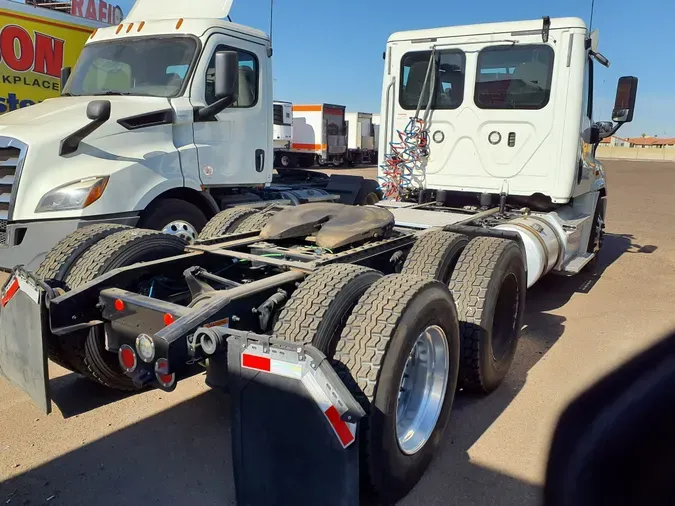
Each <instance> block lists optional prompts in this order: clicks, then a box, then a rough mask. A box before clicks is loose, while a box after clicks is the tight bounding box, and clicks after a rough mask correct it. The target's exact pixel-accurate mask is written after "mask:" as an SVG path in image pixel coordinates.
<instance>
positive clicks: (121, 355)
mask: <svg viewBox="0 0 675 506" xmlns="http://www.w3.org/2000/svg"><path fill="white" fill-rule="evenodd" d="M143 338H148V339H150V341H151V342H152V339H151V338H150V337H149V336H147V335H145V334H141V335H140V336H138V339H136V347H137V349H136V351H134V349H133V348H132V347H131V346H129V345H128V344H123V345H122V346H120V349H119V351H118V352H117V357H118V359H119V361H120V366H121V367H122V369H124V371H125V372H127V373H133V372H134V371H135V370H136V368H137V367H138V357H139V356H140V357H141V359H142V360H143V361H144V362H147V363H150V362H151V361H152V357H154V355H155V347H154V343H152V347H151V348H150V347H149V345H148V344H147V341H146V339H143ZM149 349H151V350H152V357H151V358H150V360H146V358H145V357H147V356H149V351H148V350H149ZM155 378H157V381H158V382H159V384H160V385H161V386H162V387H164V388H172V387H173V386H174V385H175V384H176V373H175V372H174V373H171V372H169V361H168V360H167V359H165V358H160V359H158V360H157V361H156V362H155Z"/></svg>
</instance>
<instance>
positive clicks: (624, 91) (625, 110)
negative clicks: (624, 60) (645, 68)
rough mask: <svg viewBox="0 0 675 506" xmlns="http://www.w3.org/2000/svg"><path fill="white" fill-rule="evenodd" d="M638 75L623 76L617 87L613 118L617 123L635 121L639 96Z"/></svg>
mask: <svg viewBox="0 0 675 506" xmlns="http://www.w3.org/2000/svg"><path fill="white" fill-rule="evenodd" d="M637 86H638V78H637V77H622V78H620V79H619V85H618V86H617V89H616V101H615V102H614V111H613V112H612V120H614V121H615V122H617V123H630V122H631V121H633V114H634V112H635V100H636V98H637Z"/></svg>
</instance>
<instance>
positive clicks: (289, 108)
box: [273, 100, 293, 165]
mask: <svg viewBox="0 0 675 506" xmlns="http://www.w3.org/2000/svg"><path fill="white" fill-rule="evenodd" d="M273 135H274V151H275V154H276V152H277V151H290V149H291V144H292V142H293V104H292V103H290V102H281V101H276V100H275V101H274V130H273ZM275 156H276V155H275ZM275 160H276V158H275ZM275 165H276V163H275Z"/></svg>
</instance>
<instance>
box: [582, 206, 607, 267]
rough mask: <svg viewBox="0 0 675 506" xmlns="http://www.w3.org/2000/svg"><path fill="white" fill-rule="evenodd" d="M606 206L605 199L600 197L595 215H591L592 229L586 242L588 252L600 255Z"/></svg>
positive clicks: (603, 238)
mask: <svg viewBox="0 0 675 506" xmlns="http://www.w3.org/2000/svg"><path fill="white" fill-rule="evenodd" d="M606 206H607V197H600V198H599V199H598V203H597V205H596V206H595V213H594V215H593V229H592V230H591V236H590V238H589V240H588V250H587V251H588V252H589V253H595V254H596V255H597V254H598V253H600V249H601V248H602V245H603V243H604V242H605V214H606Z"/></svg>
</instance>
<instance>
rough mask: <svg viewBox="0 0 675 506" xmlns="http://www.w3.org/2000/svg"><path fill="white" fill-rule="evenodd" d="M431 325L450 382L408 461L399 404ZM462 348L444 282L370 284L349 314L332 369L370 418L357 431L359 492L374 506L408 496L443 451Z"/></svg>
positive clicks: (398, 279) (399, 278) (400, 279)
mask: <svg viewBox="0 0 675 506" xmlns="http://www.w3.org/2000/svg"><path fill="white" fill-rule="evenodd" d="M431 325H437V326H439V327H441V329H443V331H444V333H445V335H446V337H447V344H448V352H449V353H448V358H449V362H448V381H447V384H446V385H445V396H444V399H443V402H442V405H441V409H440V413H439V415H438V419H437V422H436V426H435V427H434V429H433V431H432V432H431V434H430V437H429V439H428V440H427V442H426V444H424V446H422V447H421V449H419V451H417V453H413V454H411V455H409V454H406V453H404V452H403V451H402V450H401V449H400V447H399V444H398V438H397V436H396V411H397V398H398V394H399V389H400V385H401V378H402V376H403V371H404V367H405V364H406V362H407V359H408V357H409V355H410V353H411V351H412V348H413V346H414V344H415V342H416V341H417V338H418V336H419V335H420V334H422V333H423V332H424V330H425V329H427V328H428V327H429V326H431ZM459 347H460V341H459V324H458V321H457V312H456V309H455V304H454V302H453V300H452V295H451V294H450V291H449V290H448V288H447V286H445V285H444V284H443V283H440V282H439V281H434V280H431V279H428V278H421V277H417V276H409V275H405V274H393V275H390V276H386V277H384V278H382V279H380V280H378V281H377V282H375V283H374V284H373V285H371V287H370V288H369V289H368V290H367V291H366V293H365V294H364V295H363V297H361V299H360V300H359V302H358V304H357V305H356V307H355V308H354V310H353V311H352V314H351V316H350V317H349V320H348V321H347V325H346V326H345V329H344V331H343V332H342V336H341V339H340V340H339V341H338V345H337V349H336V352H335V356H334V363H335V365H334V367H335V369H336V371H337V372H338V374H339V375H340V376H341V378H342V379H343V381H344V383H345V385H347V387H348V388H349V389H350V390H351V392H352V393H353V394H354V396H355V397H356V399H357V400H358V401H359V402H360V403H361V405H362V406H363V408H364V409H365V410H366V413H367V416H366V417H365V418H364V419H363V420H362V421H361V426H360V429H359V439H360V444H361V447H360V451H361V471H362V474H361V485H362V486H361V489H362V490H363V491H364V492H365V494H366V495H368V496H371V499H374V500H375V502H376V503H377V504H393V503H394V502H396V501H398V500H399V499H401V498H402V497H404V496H405V495H406V494H408V492H410V490H412V488H413V487H414V486H415V485H416V484H417V482H418V481H419V480H420V478H421V477H422V475H423V474H424V472H425V471H426V469H427V467H428V466H429V464H430V462H431V460H432V459H433V457H434V456H435V454H436V453H437V452H438V449H439V447H440V446H441V444H442V441H443V433H444V431H445V428H446V426H447V423H448V420H449V418H450V411H451V409H452V403H453V400H454V396H455V390H456V387H457V376H458V371H459V351H460V350H459Z"/></svg>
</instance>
